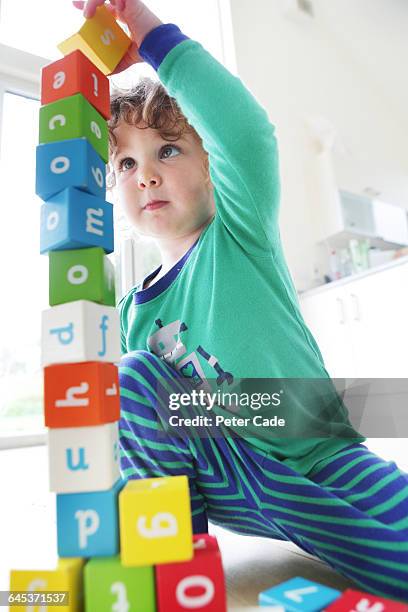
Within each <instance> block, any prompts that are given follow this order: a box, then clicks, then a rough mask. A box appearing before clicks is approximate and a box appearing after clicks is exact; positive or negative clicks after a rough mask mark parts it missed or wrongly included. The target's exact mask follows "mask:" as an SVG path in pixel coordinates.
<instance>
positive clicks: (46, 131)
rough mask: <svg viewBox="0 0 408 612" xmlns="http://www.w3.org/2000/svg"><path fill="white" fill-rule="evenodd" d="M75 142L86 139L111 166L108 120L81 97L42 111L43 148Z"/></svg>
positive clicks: (48, 106)
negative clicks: (56, 143)
mask: <svg viewBox="0 0 408 612" xmlns="http://www.w3.org/2000/svg"><path fill="white" fill-rule="evenodd" d="M71 138H86V139H87V140H88V141H89V143H90V144H91V145H92V146H93V148H94V149H95V151H96V152H97V153H98V154H99V155H100V157H101V158H102V159H103V160H104V162H105V163H107V162H108V158H109V152H108V151H109V140H108V126H107V123H106V119H105V118H104V117H102V115H100V114H99V113H98V111H97V110H95V108H94V107H93V106H92V104H89V102H88V100H86V99H85V98H84V96H83V95H81V94H75V95H74V96H69V97H68V98H61V100H57V101H56V102H52V103H51V104H46V105H45V106H42V107H41V108H40V135H39V142H40V144H42V143H46V142H57V141H59V140H69V139H71Z"/></svg>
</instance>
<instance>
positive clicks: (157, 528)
mask: <svg viewBox="0 0 408 612" xmlns="http://www.w3.org/2000/svg"><path fill="white" fill-rule="evenodd" d="M146 521H147V517H146V516H139V518H138V519H137V526H136V528H137V531H138V532H139V533H140V535H142V536H143V537H144V538H149V539H153V538H167V537H169V536H175V535H177V533H178V525H177V520H176V517H175V516H174V514H171V513H170V512H158V513H157V514H155V515H154V516H153V517H152V524H151V527H147V525H146ZM162 521H163V522H166V523H167V525H163V526H162V525H161V524H160V523H161V522H162Z"/></svg>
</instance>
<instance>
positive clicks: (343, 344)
mask: <svg viewBox="0 0 408 612" xmlns="http://www.w3.org/2000/svg"><path fill="white" fill-rule="evenodd" d="M381 268H382V269H381V270H379V271H378V272H376V271H375V270H371V271H370V272H368V273H365V274H360V275H358V277H356V278H355V279H353V278H350V279H344V280H341V281H338V282H336V283H333V286H330V285H328V286H327V287H326V286H325V287H324V288H322V289H321V290H320V291H319V290H312V291H311V292H306V293H304V294H301V295H300V296H299V302H300V307H301V311H302V314H303V317H304V319H305V322H306V324H307V325H308V327H309V329H310V331H311V332H312V334H313V335H314V337H315V339H316V341H317V343H318V345H319V347H320V350H321V352H322V355H323V359H324V361H325V364H326V368H327V370H328V372H329V374H330V376H331V377H333V378H337V377H338V378H343V377H344V378H408V359H407V347H408V323H407V318H408V317H407V315H408V261H404V262H403V263H399V262H398V263H397V262H393V263H392V264H388V266H382V267H381Z"/></svg>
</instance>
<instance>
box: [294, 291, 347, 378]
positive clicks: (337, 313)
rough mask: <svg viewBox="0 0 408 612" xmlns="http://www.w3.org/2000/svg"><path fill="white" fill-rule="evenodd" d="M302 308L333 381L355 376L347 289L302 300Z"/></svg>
mask: <svg viewBox="0 0 408 612" xmlns="http://www.w3.org/2000/svg"><path fill="white" fill-rule="evenodd" d="M300 308H301V311H302V314H303V317H304V319H305V322H306V325H307V326H308V327H309V329H310V331H311V332H312V334H313V336H314V337H315V339H316V342H317V344H318V345H319V348H320V351H321V353H322V355H323V360H324V362H325V367H326V370H327V371H328V373H329V374H330V376H331V378H354V377H356V368H355V365H354V350H353V346H352V342H351V337H350V330H349V325H348V319H349V316H350V315H349V313H348V310H347V304H346V300H345V293H344V288H343V287H338V288H337V289H328V290H326V291H322V292H321V293H318V294H316V295H312V296H305V297H303V298H302V297H300Z"/></svg>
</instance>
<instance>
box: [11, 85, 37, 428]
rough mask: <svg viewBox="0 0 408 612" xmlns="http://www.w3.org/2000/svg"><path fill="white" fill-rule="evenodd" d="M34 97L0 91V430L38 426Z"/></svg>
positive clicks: (35, 105) (35, 128) (35, 118)
mask: <svg viewBox="0 0 408 612" xmlns="http://www.w3.org/2000/svg"><path fill="white" fill-rule="evenodd" d="M38 109H39V103H38V101H36V100H32V99H30V98H25V97H22V96H19V95H15V94H13V93H7V92H6V93H5V94H4V97H3V117H2V123H1V144H0V146H1V149H0V176H1V181H0V202H1V207H0V249H1V270H2V274H1V276H2V282H1V285H2V291H1V294H2V300H1V305H0V312H1V316H0V433H1V434H4V433H11V432H16V431H27V432H28V431H38V430H39V429H41V427H42V412H43V409H42V372H41V366H40V331H41V330H40V313H41V311H42V310H43V309H45V308H47V307H48V300H47V297H48V296H47V293H48V282H47V269H48V268H47V263H48V262H47V257H45V256H41V255H39V237H40V224H39V219H40V215H39V213H40V204H41V200H40V199H39V198H37V196H36V195H35V187H34V184H35V147H36V145H37V142H38V127H37V126H38Z"/></svg>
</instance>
